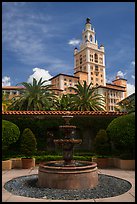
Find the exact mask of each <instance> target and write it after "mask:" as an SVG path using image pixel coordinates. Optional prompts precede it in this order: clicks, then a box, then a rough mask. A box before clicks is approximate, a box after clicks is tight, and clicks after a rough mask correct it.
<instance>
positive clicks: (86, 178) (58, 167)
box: [38, 115, 98, 189]
mask: <svg viewBox="0 0 137 204" xmlns="http://www.w3.org/2000/svg"><path fill="white" fill-rule="evenodd" d="M62 117H63V118H64V120H65V125H61V126H59V128H60V130H61V131H63V133H64V138H63V139H56V140H54V142H55V144H59V145H61V146H62V151H63V159H62V160H60V161H50V162H45V163H41V164H39V170H38V185H39V186H40V187H46V188H57V189H89V188H94V187H96V186H97V184H98V169H97V164H96V163H95V162H90V161H75V160H74V159H73V149H74V145H75V144H80V143H81V142H82V140H81V139H75V138H74V131H75V129H76V126H73V125H70V123H69V121H70V119H71V118H73V116H70V115H66V116H62Z"/></svg>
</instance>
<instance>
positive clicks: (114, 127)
mask: <svg viewBox="0 0 137 204" xmlns="http://www.w3.org/2000/svg"><path fill="white" fill-rule="evenodd" d="M106 131H107V134H108V136H109V138H110V140H111V144H112V148H113V151H114V152H115V153H117V154H118V155H121V154H122V155H123V154H126V155H127V154H128V155H129V157H130V158H131V157H132V158H133V157H134V153H135V114H134V113H130V114H127V115H123V116H120V117H118V118H116V119H114V120H113V121H112V122H111V123H110V124H109V125H108V127H107V129H106Z"/></svg>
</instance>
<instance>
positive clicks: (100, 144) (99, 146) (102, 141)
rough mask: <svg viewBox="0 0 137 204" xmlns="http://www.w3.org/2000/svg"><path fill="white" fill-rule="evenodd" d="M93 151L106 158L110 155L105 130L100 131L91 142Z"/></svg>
mask: <svg viewBox="0 0 137 204" xmlns="http://www.w3.org/2000/svg"><path fill="white" fill-rule="evenodd" d="M93 149H94V151H95V153H96V154H99V155H102V156H106V155H109V154H110V143H109V138H108V136H107V133H106V130H104V129H100V130H99V131H98V132H97V135H96V137H95V139H94V142H93Z"/></svg>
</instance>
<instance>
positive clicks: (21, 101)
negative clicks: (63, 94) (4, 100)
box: [8, 78, 53, 110]
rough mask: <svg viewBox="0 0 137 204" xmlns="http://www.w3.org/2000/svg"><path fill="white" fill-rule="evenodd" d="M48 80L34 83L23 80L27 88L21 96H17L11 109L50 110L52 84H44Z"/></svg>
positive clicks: (34, 80)
mask: <svg viewBox="0 0 137 204" xmlns="http://www.w3.org/2000/svg"><path fill="white" fill-rule="evenodd" d="M45 82H47V80H44V81H42V78H40V80H39V81H37V80H36V79H35V78H33V83H32V84H31V83H27V82H22V83H20V84H22V85H23V86H24V87H25V89H24V91H23V93H22V94H21V95H20V96H15V101H14V102H13V103H12V104H11V105H10V106H9V108H8V109H9V110H49V109H50V107H51V106H52V97H53V92H52V90H51V87H52V85H43V84H44V83H45Z"/></svg>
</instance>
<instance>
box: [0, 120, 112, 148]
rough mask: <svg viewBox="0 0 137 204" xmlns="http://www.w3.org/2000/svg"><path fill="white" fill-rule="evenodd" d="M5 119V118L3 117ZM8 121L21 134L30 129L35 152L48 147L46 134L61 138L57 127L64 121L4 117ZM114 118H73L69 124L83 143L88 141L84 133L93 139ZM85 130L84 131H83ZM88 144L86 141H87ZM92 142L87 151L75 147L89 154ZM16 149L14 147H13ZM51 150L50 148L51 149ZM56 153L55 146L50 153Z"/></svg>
mask: <svg viewBox="0 0 137 204" xmlns="http://www.w3.org/2000/svg"><path fill="white" fill-rule="evenodd" d="M3 117H5V116H3ZM6 117H8V118H9V119H10V121H12V122H14V123H15V124H17V125H18V127H19V128H20V131H21V133H22V132H23V130H24V129H25V128H30V129H31V130H32V131H33V133H34V134H35V137H36V140H37V150H41V151H46V150H47V149H48V148H49V147H50V145H49V144H48V138H47V132H48V131H51V132H53V135H54V139H58V138H62V137H63V136H62V134H61V131H60V130H59V125H63V124H64V119H63V118H61V116H60V117H59V116H57V117H53V116H49V117H46V118H45V119H39V118H37V119H34V118H33V117H31V116H30V118H25V117H24V118H23V117H21V116H12V118H11V117H10V116H6ZM114 118H115V117H114V116H113V117H108V116H107V117H102V116H101V117H99V116H88V117H86V116H80V117H79V116H74V118H72V119H71V121H70V124H72V125H76V126H77V133H76V138H77V139H78V138H81V139H82V140H83V141H84V140H85V139H86V140H88V138H87V136H85V134H86V133H85V132H86V131H88V137H90V138H92V140H93V139H94V137H95V136H96V134H97V132H98V130H99V129H106V128H107V126H108V124H109V123H110V122H111V121H112V120H113V119H114ZM85 130H86V131H85ZM87 143H88V141H87ZM92 145H93V144H92V141H91V145H89V147H88V149H87V146H84V145H82V144H80V145H77V149H78V150H83V151H85V150H87V151H89V152H91V151H92ZM15 148H16V147H15ZM51 149H52V148H51ZM52 151H53V152H56V151H58V149H57V147H56V146H55V147H54V148H53V150H51V152H52Z"/></svg>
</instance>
